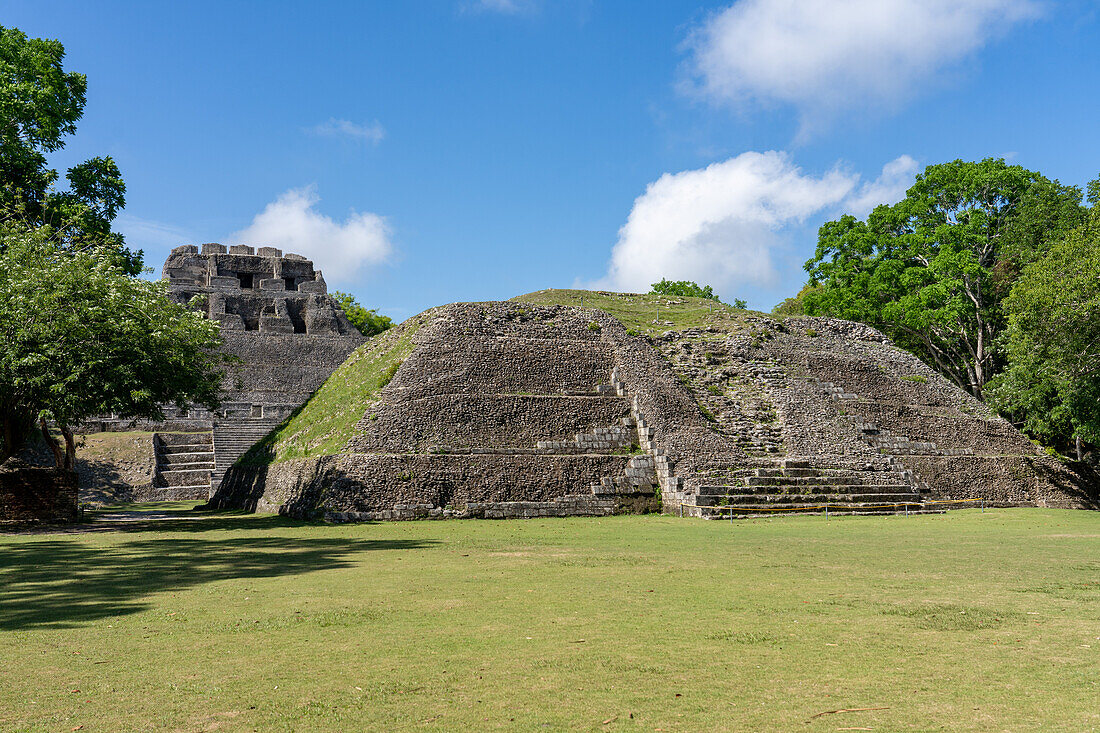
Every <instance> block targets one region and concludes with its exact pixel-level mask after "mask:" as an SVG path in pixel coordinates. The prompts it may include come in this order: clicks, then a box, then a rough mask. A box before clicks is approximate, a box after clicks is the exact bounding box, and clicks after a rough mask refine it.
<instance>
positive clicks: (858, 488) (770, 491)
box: [699, 483, 912, 496]
mask: <svg viewBox="0 0 1100 733" xmlns="http://www.w3.org/2000/svg"><path fill="white" fill-rule="evenodd" d="M777 489H779V490H777ZM909 491H912V489H911V488H910V486H909V485H908V484H901V483H898V484H802V485H799V486H788V487H775V486H744V485H738V484H703V485H702V486H700V487H699V494H700V495H701V496H702V495H706V496H724V495H726V494H730V493H737V494H753V495H756V496H772V495H774V496H784V495H789V496H802V495H805V494H896V493H906V492H909Z"/></svg>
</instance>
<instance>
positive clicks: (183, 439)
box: [157, 432, 214, 450]
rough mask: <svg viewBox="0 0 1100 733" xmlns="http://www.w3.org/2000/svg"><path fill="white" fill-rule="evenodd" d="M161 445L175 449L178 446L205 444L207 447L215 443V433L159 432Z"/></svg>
mask: <svg viewBox="0 0 1100 733" xmlns="http://www.w3.org/2000/svg"><path fill="white" fill-rule="evenodd" d="M157 438H158V439H159V441H160V443H161V447H163V448H166V449H169V450H170V449H173V448H175V447H177V446H181V445H183V446H191V445H205V446H206V447H207V448H209V447H210V446H212V445H213V444H214V442H213V434H212V433H210V432H204V433H157Z"/></svg>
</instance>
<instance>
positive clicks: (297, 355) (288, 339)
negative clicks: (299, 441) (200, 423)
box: [222, 331, 364, 406]
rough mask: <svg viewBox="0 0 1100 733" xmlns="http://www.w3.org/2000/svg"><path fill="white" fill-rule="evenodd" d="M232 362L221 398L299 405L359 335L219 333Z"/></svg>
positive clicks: (318, 384) (322, 381)
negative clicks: (236, 361) (236, 360)
mask: <svg viewBox="0 0 1100 733" xmlns="http://www.w3.org/2000/svg"><path fill="white" fill-rule="evenodd" d="M222 340H223V346H222V348H223V350H224V351H225V352H226V353H227V354H230V355H232V356H233V357H236V358H237V359H239V360H240V361H239V362H238V363H235V364H231V365H230V366H229V369H228V373H227V376H226V380H225V383H224V385H223V390H224V397H223V399H224V400H225V401H226V402H244V403H256V404H261V405H286V404H290V405H294V406H297V405H300V404H301V403H302V402H304V401H305V400H306V399H307V398H308V397H309V395H310V394H312V393H313V392H314V391H315V390H316V389H317V388H318V387H320V386H321V385H322V384H324V382H325V380H326V379H328V377H329V375H330V374H332V372H333V371H335V370H336V367H338V366H340V364H342V363H343V362H344V360H345V359H346V358H347V357H348V356H349V355H350V354H351V352H352V351H354V350H355V349H356V348H358V346H359V345H360V344H361V343H362V342H363V341H364V339H363V338H362V337H361V336H358V335H348V336H316V335H310V334H295V333H267V334H265V333H248V332H239V331H238V332H230V333H223V334H222Z"/></svg>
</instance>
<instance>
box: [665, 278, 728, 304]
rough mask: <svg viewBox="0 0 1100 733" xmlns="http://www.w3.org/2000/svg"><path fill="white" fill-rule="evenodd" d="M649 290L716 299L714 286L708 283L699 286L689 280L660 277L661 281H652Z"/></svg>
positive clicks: (687, 296) (666, 293)
mask: <svg viewBox="0 0 1100 733" xmlns="http://www.w3.org/2000/svg"><path fill="white" fill-rule="evenodd" d="M651 287H652V288H653V289H652V290H651V291H650V292H652V293H656V294H657V295H674V296H679V297H684V298H705V299H706V300H718V296H717V295H715V294H714V288H712V287H711V286H710V285H707V286H705V287H704V286H701V285H699V284H698V283H695V282H692V281H690V280H675V281H674V280H669V279H667V278H662V279H661V282H659V283H653V285H652V286H651Z"/></svg>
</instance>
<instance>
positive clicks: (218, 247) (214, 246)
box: [202, 242, 225, 255]
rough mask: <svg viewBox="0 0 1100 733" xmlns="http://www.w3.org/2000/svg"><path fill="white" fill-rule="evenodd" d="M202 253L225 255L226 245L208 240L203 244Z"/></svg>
mask: <svg viewBox="0 0 1100 733" xmlns="http://www.w3.org/2000/svg"><path fill="white" fill-rule="evenodd" d="M202 253H203V254H204V255H223V254H225V245H224V244H218V243H217V242H207V243H206V244H204V245H203V246H202Z"/></svg>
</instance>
